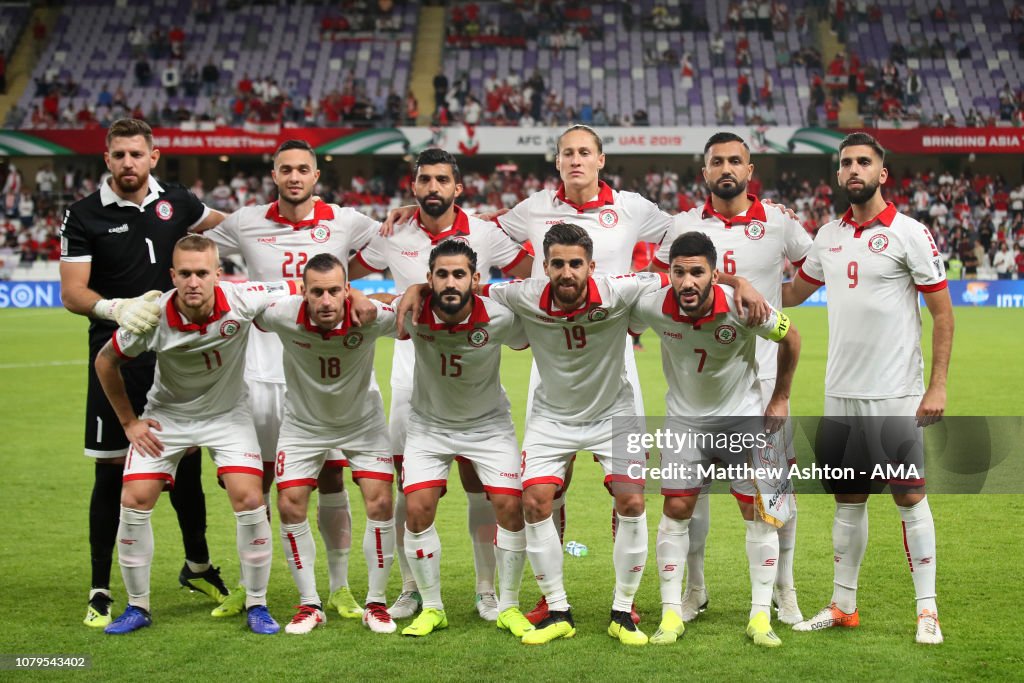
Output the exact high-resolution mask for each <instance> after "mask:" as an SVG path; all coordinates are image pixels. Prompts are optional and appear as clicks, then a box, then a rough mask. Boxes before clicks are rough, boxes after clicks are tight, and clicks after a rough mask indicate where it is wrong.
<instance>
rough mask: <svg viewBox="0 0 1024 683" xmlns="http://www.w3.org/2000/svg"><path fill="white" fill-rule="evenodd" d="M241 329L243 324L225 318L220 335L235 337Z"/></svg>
mask: <svg viewBox="0 0 1024 683" xmlns="http://www.w3.org/2000/svg"><path fill="white" fill-rule="evenodd" d="M240 329H242V325H241V323H239V322H238V321H237V320H225V321H224V322H222V323H221V324H220V336H222V337H234V336H235V335H236V334H238V331H239V330H240Z"/></svg>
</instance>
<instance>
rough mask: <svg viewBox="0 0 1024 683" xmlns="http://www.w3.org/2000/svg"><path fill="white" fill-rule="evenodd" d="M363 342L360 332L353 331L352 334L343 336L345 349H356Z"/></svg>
mask: <svg viewBox="0 0 1024 683" xmlns="http://www.w3.org/2000/svg"><path fill="white" fill-rule="evenodd" d="M362 343H363V335H362V333H361V332H353V333H352V334H349V335H346V336H345V348H346V349H358V348H359V345H360V344H362Z"/></svg>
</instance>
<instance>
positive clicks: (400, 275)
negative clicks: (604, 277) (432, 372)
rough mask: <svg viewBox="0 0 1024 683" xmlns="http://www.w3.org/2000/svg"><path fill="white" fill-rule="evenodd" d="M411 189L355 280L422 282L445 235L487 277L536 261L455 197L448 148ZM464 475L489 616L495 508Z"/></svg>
mask: <svg viewBox="0 0 1024 683" xmlns="http://www.w3.org/2000/svg"><path fill="white" fill-rule="evenodd" d="M413 191H414V192H415V194H416V201H417V203H418V205H419V208H418V209H417V211H416V212H415V213H414V214H413V215H412V217H411V218H409V219H408V220H406V221H404V222H401V223H399V224H398V225H397V226H396V228H395V231H394V234H392V235H390V236H388V237H382V236H376V237H375V238H374V239H373V240H372V241H371V242H370V244H368V245H367V246H366V247H365V248H363V249H362V250H360V251H359V253H358V254H356V256H355V257H354V258H353V259H352V261H351V262H350V264H349V275H350V277H351V278H352V279H355V278H358V277H361V276H362V275H365V274H366V273H369V272H373V271H382V270H384V269H389V270H390V271H391V276H392V277H393V278H394V280H395V286H396V287H397V288H398V289H399V290H405V289H407V288H409V287H410V286H412V285H414V284H418V283H421V282H423V274H424V273H426V272H427V271H428V270H429V263H428V261H429V255H430V250H431V249H432V248H433V247H434V246H435V245H437V244H438V243H440V242H442V241H444V240H447V239H456V240H464V241H465V242H466V243H467V244H469V246H470V247H472V249H473V251H474V252H476V254H477V269H478V272H479V273H480V275H481V279H483V280H485V281H486V279H488V277H489V275H488V274H489V272H490V269H491V266H497V267H498V268H501V269H502V270H503V271H504V272H506V273H508V274H510V275H513V276H515V277H525V276H526V275H528V274H529V273H530V269H531V268H532V267H533V257H531V256H530V255H529V254H528V253H527V252H526V251H525V250H524V249H523V248H522V247H520V246H519V245H518V244H516V243H515V242H513V241H512V240H511V239H509V237H508V235H506V234H505V233H504V232H502V231H501V230H499V229H498V228H497V227H495V225H494V224H493V223H489V222H486V221H481V220H478V219H476V218H473V217H471V216H468V215H466V213H464V212H463V211H462V209H460V208H459V207H458V206H456V205H455V204H454V202H455V199H456V198H458V197H459V196H460V195H461V194H462V176H461V173H460V172H459V166H458V162H457V161H456V160H455V158H454V157H453V156H452V155H451V154H448V153H447V152H445V151H443V150H439V149H429V150H426V151H424V152H423V153H421V154H420V156H419V158H417V160H416V167H415V172H414V180H413ZM414 358H415V354H414V351H413V347H412V342H411V341H409V340H405V341H399V342H396V343H395V352H394V358H393V360H392V365H391V411H390V413H389V429H390V434H391V449H392V453H393V454H394V456H395V467H396V469H397V470H398V471H399V472H400V471H401V463H402V455H403V453H404V446H405V435H406V431H407V424H408V420H409V410H410V408H409V405H410V403H409V402H410V400H411V397H412V391H413V382H412V380H413V366H414V363H415V360H414ZM459 474H460V477H461V478H462V484H463V488H464V489H465V490H466V495H467V498H468V501H469V506H468V507H469V509H468V515H469V531H470V537H471V538H472V542H473V563H474V566H475V569H476V607H477V611H478V613H479V614H480V616H481V617H483V618H484V619H487V620H488V621H495V620H496V619H497V618H498V603H497V598H496V594H495V587H494V573H495V569H496V565H495V555H494V532H495V526H494V525H495V518H494V508H493V507H492V506H491V504H490V503H489V502H488V500H487V494H486V493H485V492H484V488H483V486H482V484H481V483H480V481H479V479H478V478H477V476H476V473H475V471H474V470H473V467H472V465H470V464H469V463H468V461H465V460H463V459H460V460H459ZM395 502H396V505H395V529H396V532H397V537H396V540H397V546H398V547H397V550H398V560H399V568H400V569H401V572H402V593H401V594H400V595H399V597H398V599H397V600H396V601H395V603H394V604H393V605H392V606H391V610H390V611H391V616H392V617H393V618H395V619H404V618H408V617H411V616H413V615H414V614H415V613H416V610H417V609H419V607H420V605H421V602H422V600H421V597H420V594H419V593H418V592H417V591H416V582H415V579H414V578H413V575H412V573H411V571H410V570H409V567H408V563H407V562H406V556H405V553H404V552H403V550H402V549H403V539H404V528H405V497H404V496H402V495H399V496H398V498H397V499H396V501H395Z"/></svg>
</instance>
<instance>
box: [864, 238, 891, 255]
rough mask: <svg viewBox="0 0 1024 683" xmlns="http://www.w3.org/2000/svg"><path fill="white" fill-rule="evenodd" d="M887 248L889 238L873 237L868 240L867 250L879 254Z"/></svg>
mask: <svg viewBox="0 0 1024 683" xmlns="http://www.w3.org/2000/svg"><path fill="white" fill-rule="evenodd" d="M888 248H889V238H888V237H886V236H885V235H875V236H874V237H872V238H871V239H869V240H868V249H870V250H871V251H873V252H875V253H876V254H881V253H882V252H883V251H885V250H886V249H888Z"/></svg>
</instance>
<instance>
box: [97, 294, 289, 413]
mask: <svg viewBox="0 0 1024 683" xmlns="http://www.w3.org/2000/svg"><path fill="white" fill-rule="evenodd" d="M294 290H295V288H294V286H292V284H291V283H284V282H266V283H264V282H249V283H246V284H244V285H235V284H231V283H229V282H222V283H220V284H219V285H217V287H216V288H215V289H214V297H215V299H214V306H213V313H211V315H210V319H209V320H207V321H206V322H205V323H203V324H198V323H193V322H190V321H189V320H188V319H187V318H186V317H185V316H184V315H182V314H181V313H180V312H179V311H178V309H177V308H175V306H174V301H175V299H176V298H177V296H178V292H177V290H171V291H170V292H166V293H164V294H163V295H162V296H161V297H160V300H159V304H160V307H161V309H162V310H163V313H164V314H163V315H162V316H161V317H160V322H159V323H158V324H157V326H156V327H154V328H153V329H152V330H150V331H149V332H147V333H146V334H141V335H135V334H132V333H130V332H128V331H127V330H124V329H123V328H119V329H118V330H117V332H115V333H114V350H115V351H117V353H118V354H120V355H121V356H124V357H126V358H134V357H135V356H138V355H139V354H140V353H142V352H144V351H155V352H156V377H155V379H154V380H153V386H152V388H151V389H150V390H149V393H148V394H147V395H146V404H147V406H149V407H151V408H154V409H159V410H160V411H161V412H166V413H170V414H173V415H176V416H180V417H182V418H185V419H197V418H200V417H211V416H214V415H220V414H222V413H227V412H229V411H230V410H232V409H234V408H235V407H236V406H238V405H239V404H240V403H243V402H245V401H246V400H247V397H248V391H247V390H246V385H245V378H244V365H245V345H246V339H247V337H248V335H249V328H250V327H251V324H252V320H253V318H255V317H256V316H257V315H259V314H260V313H261V312H263V310H264V309H265V308H267V306H269V305H270V304H271V303H272V302H273V301H274V300H275V299H278V298H280V297H283V296H287V295H288V294H294V293H295V291H294Z"/></svg>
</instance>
